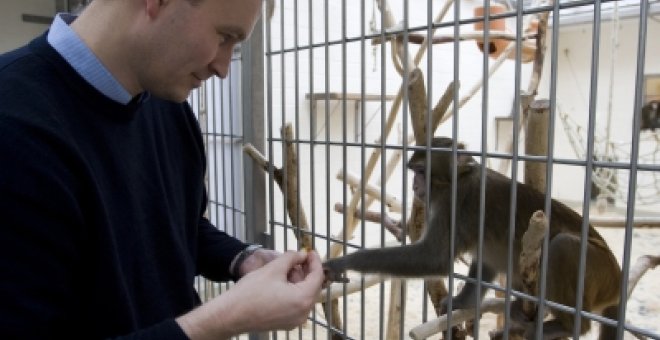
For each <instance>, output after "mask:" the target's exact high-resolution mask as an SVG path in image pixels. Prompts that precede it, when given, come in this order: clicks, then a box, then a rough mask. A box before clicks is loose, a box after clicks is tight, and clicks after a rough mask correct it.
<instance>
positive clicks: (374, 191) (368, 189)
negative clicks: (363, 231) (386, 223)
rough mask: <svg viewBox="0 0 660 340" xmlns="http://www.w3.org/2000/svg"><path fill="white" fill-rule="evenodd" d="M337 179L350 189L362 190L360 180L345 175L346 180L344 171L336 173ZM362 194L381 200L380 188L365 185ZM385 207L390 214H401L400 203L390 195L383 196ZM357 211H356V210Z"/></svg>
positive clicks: (348, 174)
mask: <svg viewBox="0 0 660 340" xmlns="http://www.w3.org/2000/svg"><path fill="white" fill-rule="evenodd" d="M336 177H337V179H338V180H340V181H342V182H344V183H346V184H348V185H349V186H351V187H352V188H354V189H356V190H361V189H362V184H361V182H360V179H359V178H358V177H357V176H356V175H353V174H351V173H346V178H344V171H343V170H339V172H338V173H337V176H336ZM364 192H365V193H366V194H367V195H369V196H371V197H372V198H374V199H376V200H378V201H380V198H381V190H380V188H377V187H376V186H375V185H373V184H369V183H366V184H365V185H364ZM384 198H385V205H386V206H387V207H388V208H389V209H390V211H392V212H401V209H402V208H401V202H399V200H397V199H396V197H395V196H394V195H392V194H385V197H384ZM356 211H357V209H356Z"/></svg>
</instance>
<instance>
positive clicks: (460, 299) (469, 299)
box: [442, 261, 497, 314]
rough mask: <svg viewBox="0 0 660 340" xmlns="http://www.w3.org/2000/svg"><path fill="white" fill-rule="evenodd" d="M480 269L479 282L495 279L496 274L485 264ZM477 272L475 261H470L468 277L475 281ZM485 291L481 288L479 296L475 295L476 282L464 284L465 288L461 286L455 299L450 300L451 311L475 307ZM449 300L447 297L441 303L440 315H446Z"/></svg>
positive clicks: (477, 267)
mask: <svg viewBox="0 0 660 340" xmlns="http://www.w3.org/2000/svg"><path fill="white" fill-rule="evenodd" d="M481 268H482V269H481V280H482V281H483V282H492V281H493V280H494V279H495V276H496V275H497V272H496V271H495V270H493V269H491V268H490V267H489V266H487V265H486V264H482V266H481ZM478 270H479V264H478V263H477V262H476V261H472V263H470V271H469V272H468V276H469V277H470V278H472V279H474V280H476V279H477V274H478V273H477V272H478ZM486 290H487V288H485V287H482V288H481V294H479V295H477V282H470V281H467V282H465V286H463V289H462V290H461V292H460V293H458V295H456V296H455V297H453V298H451V299H452V303H451V307H452V310H454V309H468V308H473V307H475V306H476V305H477V303H478V302H479V301H481V300H482V299H483V297H484V296H485V295H486ZM449 298H450V297H449V296H448V297H446V298H445V299H444V300H443V301H442V314H446V313H447V309H448V308H447V306H448V304H449Z"/></svg>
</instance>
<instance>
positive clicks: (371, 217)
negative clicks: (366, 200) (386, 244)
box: [335, 203, 403, 242]
mask: <svg viewBox="0 0 660 340" xmlns="http://www.w3.org/2000/svg"><path fill="white" fill-rule="evenodd" d="M335 211H336V212H338V213H340V214H343V213H345V212H346V207H345V206H344V205H343V204H341V203H335ZM354 214H355V215H354V217H355V218H361V217H362V212H361V211H359V210H355V211H354ZM364 220H365V221H369V222H374V223H380V224H381V225H382V226H383V227H384V228H385V229H386V230H387V231H389V232H390V233H391V234H392V235H394V237H395V238H396V239H397V240H398V241H399V242H401V241H402V240H403V229H402V228H401V222H400V221H397V220H394V219H393V218H391V217H389V216H388V215H387V214H386V213H384V212H383V213H380V212H378V211H365V212H364Z"/></svg>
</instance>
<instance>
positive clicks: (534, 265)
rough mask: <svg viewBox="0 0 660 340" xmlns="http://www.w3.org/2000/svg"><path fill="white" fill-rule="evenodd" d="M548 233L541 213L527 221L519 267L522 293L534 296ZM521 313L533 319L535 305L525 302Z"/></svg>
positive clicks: (539, 211) (536, 213)
mask: <svg viewBox="0 0 660 340" xmlns="http://www.w3.org/2000/svg"><path fill="white" fill-rule="evenodd" d="M547 231H548V219H547V218H546V217H545V214H544V213H543V211H541V210H538V211H536V212H535V213H534V214H533V215H532V217H531V218H530V220H529V227H528V228H527V231H525V233H524V234H523V237H522V250H521V252H520V259H519V267H520V274H521V279H522V288H523V292H525V293H527V294H529V295H532V296H534V295H536V294H537V290H538V289H537V288H538V278H539V263H540V260H541V245H542V244H543V238H544V237H545V235H546V232H547ZM522 308H523V313H525V315H527V316H528V317H529V318H530V319H534V318H533V316H534V313H535V311H536V304H535V303H533V302H530V301H527V300H524V301H523V304H522Z"/></svg>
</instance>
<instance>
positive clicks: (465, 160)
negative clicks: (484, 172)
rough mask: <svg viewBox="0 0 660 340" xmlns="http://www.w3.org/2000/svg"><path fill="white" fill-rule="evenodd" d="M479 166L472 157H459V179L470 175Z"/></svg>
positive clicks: (457, 163) (457, 162)
mask: <svg viewBox="0 0 660 340" xmlns="http://www.w3.org/2000/svg"><path fill="white" fill-rule="evenodd" d="M476 166H477V162H476V161H475V160H474V158H472V156H470V155H458V158H457V160H456V171H457V172H458V174H457V175H458V177H461V176H463V175H466V174H469V173H470V172H472V170H473V169H474V168H475V167H476Z"/></svg>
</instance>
